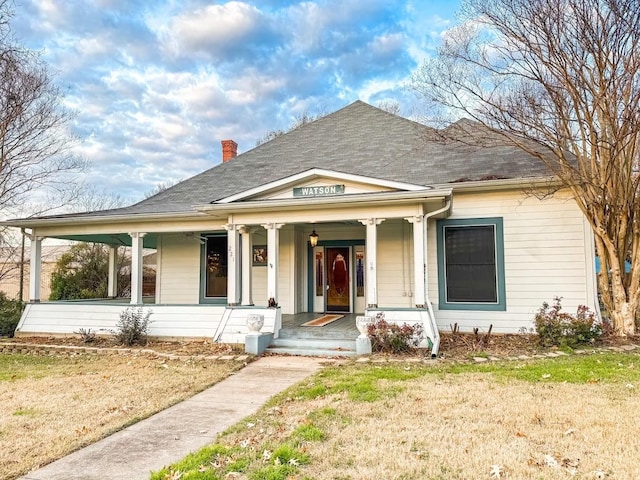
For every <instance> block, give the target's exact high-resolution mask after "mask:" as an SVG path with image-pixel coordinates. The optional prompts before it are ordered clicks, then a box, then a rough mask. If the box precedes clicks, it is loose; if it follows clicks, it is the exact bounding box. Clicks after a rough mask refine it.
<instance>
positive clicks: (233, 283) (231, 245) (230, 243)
mask: <svg viewBox="0 0 640 480" xmlns="http://www.w3.org/2000/svg"><path fill="white" fill-rule="evenodd" d="M239 226H240V225H234V224H232V223H228V224H226V225H224V228H225V230H226V231H227V303H228V304H229V305H231V306H236V305H240V258H239V255H240V253H241V252H240V233H239V232H238V227H239Z"/></svg>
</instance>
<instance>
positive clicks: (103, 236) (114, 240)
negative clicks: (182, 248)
mask: <svg viewBox="0 0 640 480" xmlns="http://www.w3.org/2000/svg"><path fill="white" fill-rule="evenodd" d="M55 238H60V239H62V240H75V241H78V242H92V243H104V244H107V245H116V246H127V247H130V246H131V237H130V236H129V235H128V234H126V233H97V234H91V235H56V236H55ZM143 246H144V248H158V234H156V233H148V234H146V235H145V236H144V239H143Z"/></svg>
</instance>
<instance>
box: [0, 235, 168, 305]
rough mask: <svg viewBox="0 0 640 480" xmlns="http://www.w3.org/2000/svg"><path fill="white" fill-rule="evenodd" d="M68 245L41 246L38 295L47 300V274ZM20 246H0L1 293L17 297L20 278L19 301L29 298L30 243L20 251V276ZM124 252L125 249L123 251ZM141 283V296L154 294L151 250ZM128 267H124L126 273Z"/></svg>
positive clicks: (154, 258)
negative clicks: (22, 262)
mask: <svg viewBox="0 0 640 480" xmlns="http://www.w3.org/2000/svg"><path fill="white" fill-rule="evenodd" d="M70 247H71V244H69V243H67V244H64V245H42V256H41V260H40V264H41V266H40V297H41V299H43V300H47V299H48V298H49V296H50V295H51V274H52V273H53V272H54V270H55V269H56V263H57V262H58V260H60V257H61V256H62V255H63V254H64V253H66V252H68V251H69V248H70ZM20 251H21V249H20V247H19V246H17V247H5V248H4V249H1V248H0V259H2V262H1V263H2V264H1V265H0V277H1V278H0V292H4V293H5V294H6V295H7V297H8V298H11V299H17V298H18V297H19V296H20V279H21V278H22V300H23V301H24V302H28V301H29V277H30V265H31V261H30V258H31V246H30V245H29V242H27V243H26V245H25V251H24V270H23V274H22V276H21V274H20V263H21V254H20ZM125 255H128V252H127V253H125ZM143 255H144V268H145V272H144V282H143V295H144V296H145V297H149V296H153V295H155V262H156V254H155V252H154V251H145V252H144V254H143ZM128 272H130V269H128V268H127V269H126V272H122V273H128Z"/></svg>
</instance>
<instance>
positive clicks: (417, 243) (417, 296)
mask: <svg viewBox="0 0 640 480" xmlns="http://www.w3.org/2000/svg"><path fill="white" fill-rule="evenodd" d="M405 220H406V221H407V222H409V223H410V224H412V225H413V281H414V286H413V300H414V302H415V305H416V308H424V305H425V303H426V296H425V287H426V285H425V281H424V279H425V271H426V268H427V266H426V264H425V258H424V228H423V223H424V217H423V216H422V215H416V216H415V217H408V218H405Z"/></svg>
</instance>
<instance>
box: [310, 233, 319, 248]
mask: <svg viewBox="0 0 640 480" xmlns="http://www.w3.org/2000/svg"><path fill="white" fill-rule="evenodd" d="M309 243H310V244H311V246H312V247H315V246H316V245H318V234H317V233H316V231H315V230H314V231H313V232H311V235H309Z"/></svg>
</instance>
